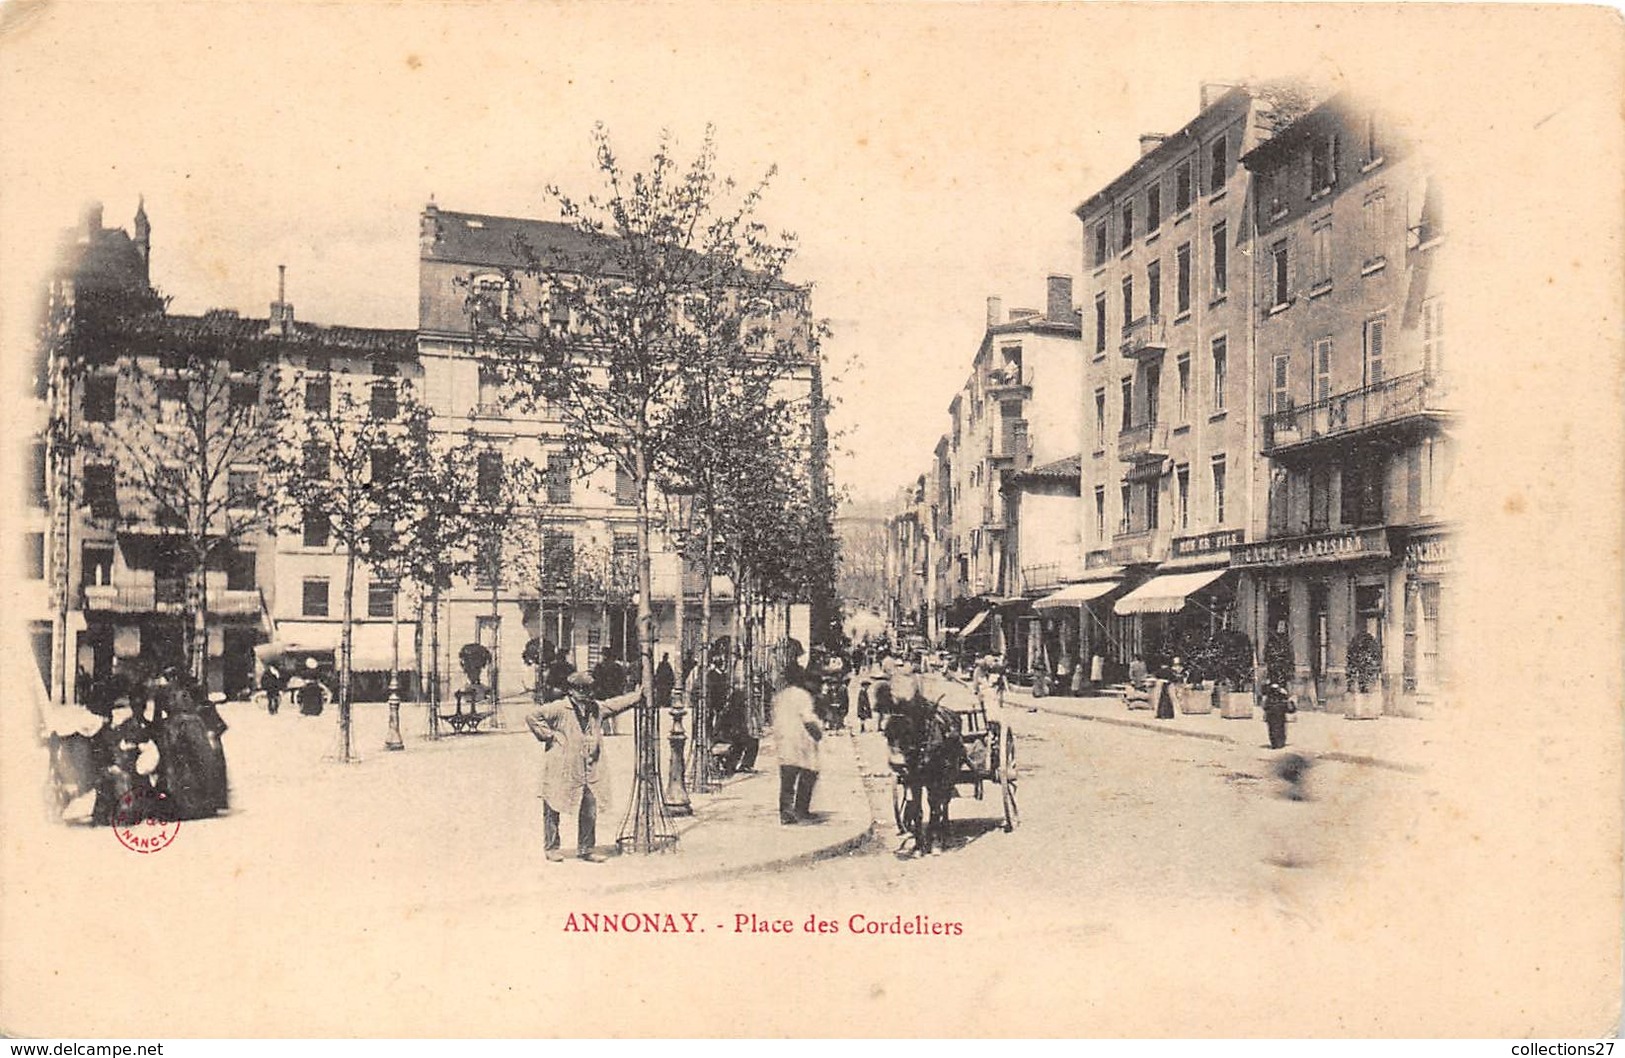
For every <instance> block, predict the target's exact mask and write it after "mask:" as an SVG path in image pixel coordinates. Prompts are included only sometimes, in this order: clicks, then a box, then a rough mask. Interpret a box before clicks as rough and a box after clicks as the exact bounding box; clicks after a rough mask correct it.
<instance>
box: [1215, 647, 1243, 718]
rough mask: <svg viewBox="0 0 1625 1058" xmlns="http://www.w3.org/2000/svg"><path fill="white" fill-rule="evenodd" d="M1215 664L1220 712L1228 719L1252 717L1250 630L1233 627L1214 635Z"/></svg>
mask: <svg viewBox="0 0 1625 1058" xmlns="http://www.w3.org/2000/svg"><path fill="white" fill-rule="evenodd" d="M1213 665H1214V668H1213V678H1214V681H1215V683H1216V684H1217V690H1216V692H1215V694H1216V695H1217V697H1218V699H1219V715H1220V716H1222V717H1224V718H1225V719H1226V720H1250V719H1252V715H1253V641H1252V640H1251V639H1249V638H1248V637H1247V633H1245V632H1241V631H1237V630H1235V629H1231V630H1229V631H1225V632H1220V633H1218V634H1217V635H1215V636H1214V637H1213Z"/></svg>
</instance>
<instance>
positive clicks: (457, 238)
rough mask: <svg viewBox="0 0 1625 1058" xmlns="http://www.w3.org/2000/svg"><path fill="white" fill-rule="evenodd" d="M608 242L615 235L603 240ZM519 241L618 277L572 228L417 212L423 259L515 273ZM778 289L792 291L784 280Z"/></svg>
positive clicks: (563, 263) (593, 244)
mask: <svg viewBox="0 0 1625 1058" xmlns="http://www.w3.org/2000/svg"><path fill="white" fill-rule="evenodd" d="M606 238H607V241H609V242H613V241H614V239H615V237H614V236H608V237H606ZM521 241H522V242H523V243H524V245H525V246H527V247H528V248H529V249H530V250H531V251H533V252H534V253H535V254H536V255H537V257H538V258H540V259H541V260H542V261H543V262H544V263H547V264H551V265H553V266H554V267H557V268H559V269H561V270H564V271H569V270H570V269H571V268H572V267H578V268H588V267H590V268H591V270H592V271H593V272H594V273H595V274H598V275H620V274H622V273H621V271H620V270H619V269H618V268H617V267H616V264H615V261H614V260H613V255H611V254H607V253H606V252H605V243H602V242H598V241H596V240H594V239H593V238H592V237H591V236H589V235H587V234H585V233H583V232H582V231H581V230H580V229H578V228H577V227H575V226H574V225H572V224H564V223H560V222H559V221H552V220H527V219H525V218H523V217H499V216H496V215H494V214H490V213H458V212H455V211H453V210H448V209H441V208H440V207H439V206H435V205H432V204H431V205H429V206H427V207H425V209H424V211H423V231H422V240H421V245H420V257H421V259H422V260H425V261H455V262H457V263H459V264H470V265H487V266H489V267H491V268H515V269H521V268H523V267H524V266H525V265H526V261H525V259H524V258H523V257H522V256H520V254H519V253H518V252H517V251H516V246H517V245H518V244H519V243H520V242H521ZM773 286H774V287H775V288H777V289H780V290H794V289H796V286H795V284H793V283H790V282H788V281H787V280H784V279H779V280H777V281H775V282H774V284H773Z"/></svg>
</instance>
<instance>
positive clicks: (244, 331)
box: [164, 311, 418, 359]
mask: <svg viewBox="0 0 1625 1058" xmlns="http://www.w3.org/2000/svg"><path fill="white" fill-rule="evenodd" d="M164 326H165V328H166V330H167V331H168V333H169V335H170V336H172V337H174V338H179V339H181V340H183V341H185V340H191V341H230V342H232V343H235V344H237V345H239V347H242V346H246V347H248V350H250V351H263V352H265V353H272V352H290V351H298V352H331V353H339V354H343V353H347V352H349V353H363V354H366V355H368V356H376V355H384V356H390V357H399V358H408V359H409V358H411V357H413V356H416V355H417V337H418V332H417V331H415V330H400V329H390V328H380V327H342V326H332V327H330V326H324V325H321V324H316V323H305V322H303V321H297V320H296V321H295V322H294V325H293V330H292V333H290V334H288V335H283V334H280V333H278V332H276V331H273V330H272V329H271V323H270V321H269V320H266V319H254V318H252V317H243V316H239V315H237V314H236V313H232V312H218V311H216V312H206V313H204V314H203V315H202V316H166V317H164Z"/></svg>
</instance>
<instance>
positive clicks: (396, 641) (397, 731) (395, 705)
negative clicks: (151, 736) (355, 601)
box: [384, 577, 406, 749]
mask: <svg viewBox="0 0 1625 1058" xmlns="http://www.w3.org/2000/svg"><path fill="white" fill-rule="evenodd" d="M389 640H390V657H389V737H387V738H386V739H384V748H385V749H405V748H406V743H405V742H403V741H401V581H400V578H399V577H397V578H395V584H394V586H393V593H392V594H391V596H390V606H389Z"/></svg>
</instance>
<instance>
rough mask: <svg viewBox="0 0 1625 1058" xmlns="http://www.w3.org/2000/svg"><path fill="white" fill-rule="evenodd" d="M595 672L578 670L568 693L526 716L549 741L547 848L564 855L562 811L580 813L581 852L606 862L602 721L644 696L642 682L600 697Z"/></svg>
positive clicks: (545, 764)
mask: <svg viewBox="0 0 1625 1058" xmlns="http://www.w3.org/2000/svg"><path fill="white" fill-rule="evenodd" d="M592 686H593V678H592V676H590V675H588V674H587V673H584V672H577V673H572V674H571V676H570V679H569V692H568V694H567V695H566V696H565V697H563V698H555V699H553V700H552V701H550V702H543V703H542V704H541V705H540V706H538V707H537V708H536V709H535V710H533V711H532V712H531V714H530V715H529V716H527V717H525V726H526V727H528V728H530V733H531V734H533V735H535V736H536V738H537V740H538V741H540V742H542V743H543V744H544V745H545V746H546V747H547V749H546V752H545V753H543V754H542V848H543V851H544V852H545V854H546V856H547V858H548V860H550V861H552V862H554V863H558V862H560V861H562V860H563V859H564V854H563V853H562V852H561V851H560V844H561V842H560V840H559V817H560V816H561V815H562V814H564V813H567V812H574V813H575V815H576V855H577V857H578V858H579V859H582V860H584V861H586V862H588V863H602V862H604V857H603V856H602V855H600V854H599V853H598V852H597V851H596V847H597V843H598V811H599V809H600V808H602V809H608V807H609V790H608V786H607V783H606V782H605V781H604V776H603V770H602V768H600V767H599V757H600V755H601V754H602V752H603V748H604V736H603V729H602V725H601V721H602V719H603V718H604V717H610V716H614V715H616V714H617V713H622V712H625V711H626V710H628V709H630V708H632V707H633V706H634V705H636V704H637V703H638V701H639V700H640V699H641V698H642V696H643V692H642V689H641V688H634V689H633V690H632V691H630V692H628V693H626V694H622V695H618V696H616V697H614V698H609V699H606V700H605V701H602V702H600V701H599V700H598V699H596V698H594V697H593V694H592Z"/></svg>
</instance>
